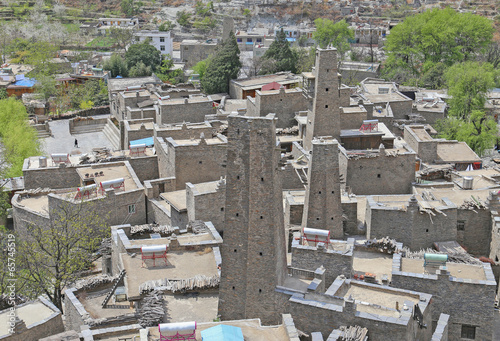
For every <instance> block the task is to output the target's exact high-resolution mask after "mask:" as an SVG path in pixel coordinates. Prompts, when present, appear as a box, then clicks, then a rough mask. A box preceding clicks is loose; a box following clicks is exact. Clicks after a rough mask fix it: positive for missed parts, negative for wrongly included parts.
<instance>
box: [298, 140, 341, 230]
mask: <svg viewBox="0 0 500 341" xmlns="http://www.w3.org/2000/svg"><path fill="white" fill-rule="evenodd" d="M338 150H339V148H338V142H337V141H336V140H323V139H321V140H317V139H315V140H313V141H312V150H311V156H310V159H309V169H308V172H307V186H306V196H305V203H304V214H303V216H302V226H304V227H310V228H316V229H324V230H329V231H330V235H331V237H332V238H337V239H341V238H343V236H344V231H343V222H342V221H343V218H342V206H341V199H340V196H341V193H340V174H339V157H338Z"/></svg>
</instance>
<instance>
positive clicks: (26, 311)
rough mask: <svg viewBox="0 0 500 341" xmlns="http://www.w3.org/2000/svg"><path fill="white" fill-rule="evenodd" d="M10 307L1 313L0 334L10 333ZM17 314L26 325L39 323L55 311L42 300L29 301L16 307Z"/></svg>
mask: <svg viewBox="0 0 500 341" xmlns="http://www.w3.org/2000/svg"><path fill="white" fill-rule="evenodd" d="M9 312H10V310H9V309H6V310H4V311H2V312H1V313H0V336H1V335H7V334H9V324H8V322H9ZM16 313H17V316H19V318H20V319H21V320H23V321H24V323H25V324H26V327H29V326H31V325H32V324H35V323H39V322H41V321H42V320H44V319H46V318H48V317H50V315H52V314H54V313H55V311H54V310H52V309H51V308H49V307H48V306H46V305H45V304H43V303H42V302H40V301H35V302H33V303H28V304H26V305H23V306H21V307H17V308H16Z"/></svg>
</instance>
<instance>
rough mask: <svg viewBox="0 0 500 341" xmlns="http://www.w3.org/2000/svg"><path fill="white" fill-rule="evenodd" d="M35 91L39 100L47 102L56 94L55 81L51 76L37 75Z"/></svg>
mask: <svg viewBox="0 0 500 341" xmlns="http://www.w3.org/2000/svg"><path fill="white" fill-rule="evenodd" d="M35 90H36V92H37V93H38V94H39V96H40V97H41V98H43V99H45V100H47V99H49V98H50V97H51V96H54V95H55V94H56V93H57V88H56V80H55V79H54V77H52V76H47V75H45V74H38V75H36V85H35Z"/></svg>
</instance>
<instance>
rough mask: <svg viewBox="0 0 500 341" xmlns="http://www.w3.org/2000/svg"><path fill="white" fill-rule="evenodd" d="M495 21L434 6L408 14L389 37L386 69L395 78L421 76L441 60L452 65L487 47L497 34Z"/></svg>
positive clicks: (472, 57) (473, 55) (472, 56)
mask: <svg viewBox="0 0 500 341" xmlns="http://www.w3.org/2000/svg"><path fill="white" fill-rule="evenodd" d="M493 31H494V29H493V26H492V22H491V21H490V20H489V19H487V18H485V17H482V16H479V15H475V14H472V13H458V12H456V11H455V10H453V9H451V8H445V9H438V8H434V9H433V10H430V11H425V12H423V13H420V14H416V15H413V16H410V17H407V18H406V19H405V21H403V22H402V23H400V24H398V25H396V26H395V27H394V28H393V29H392V30H391V34H389V35H388V37H387V42H386V45H385V49H386V51H387V61H386V64H385V73H386V76H387V77H388V78H391V79H394V77H395V76H396V74H398V73H401V72H402V71H407V72H408V74H407V75H406V76H405V78H407V77H408V76H409V77H419V76H421V75H422V73H423V72H425V71H426V70H429V69H431V68H432V67H433V66H434V65H435V64H437V63H440V62H441V63H443V64H444V65H445V66H447V67H448V66H451V65H453V64H454V63H457V62H464V61H468V60H471V59H474V58H475V57H476V56H477V55H478V54H482V53H484V52H485V51H486V49H487V48H488V46H489V45H490V42H491V40H492V36H493Z"/></svg>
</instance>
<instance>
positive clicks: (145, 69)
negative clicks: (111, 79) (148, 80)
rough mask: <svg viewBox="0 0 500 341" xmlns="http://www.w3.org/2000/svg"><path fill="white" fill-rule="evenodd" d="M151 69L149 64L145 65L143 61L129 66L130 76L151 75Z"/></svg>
mask: <svg viewBox="0 0 500 341" xmlns="http://www.w3.org/2000/svg"><path fill="white" fill-rule="evenodd" d="M152 73H153V71H152V70H151V66H146V64H144V63H143V62H139V63H137V64H135V66H132V68H130V72H129V74H130V77H146V76H151V74H152Z"/></svg>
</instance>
